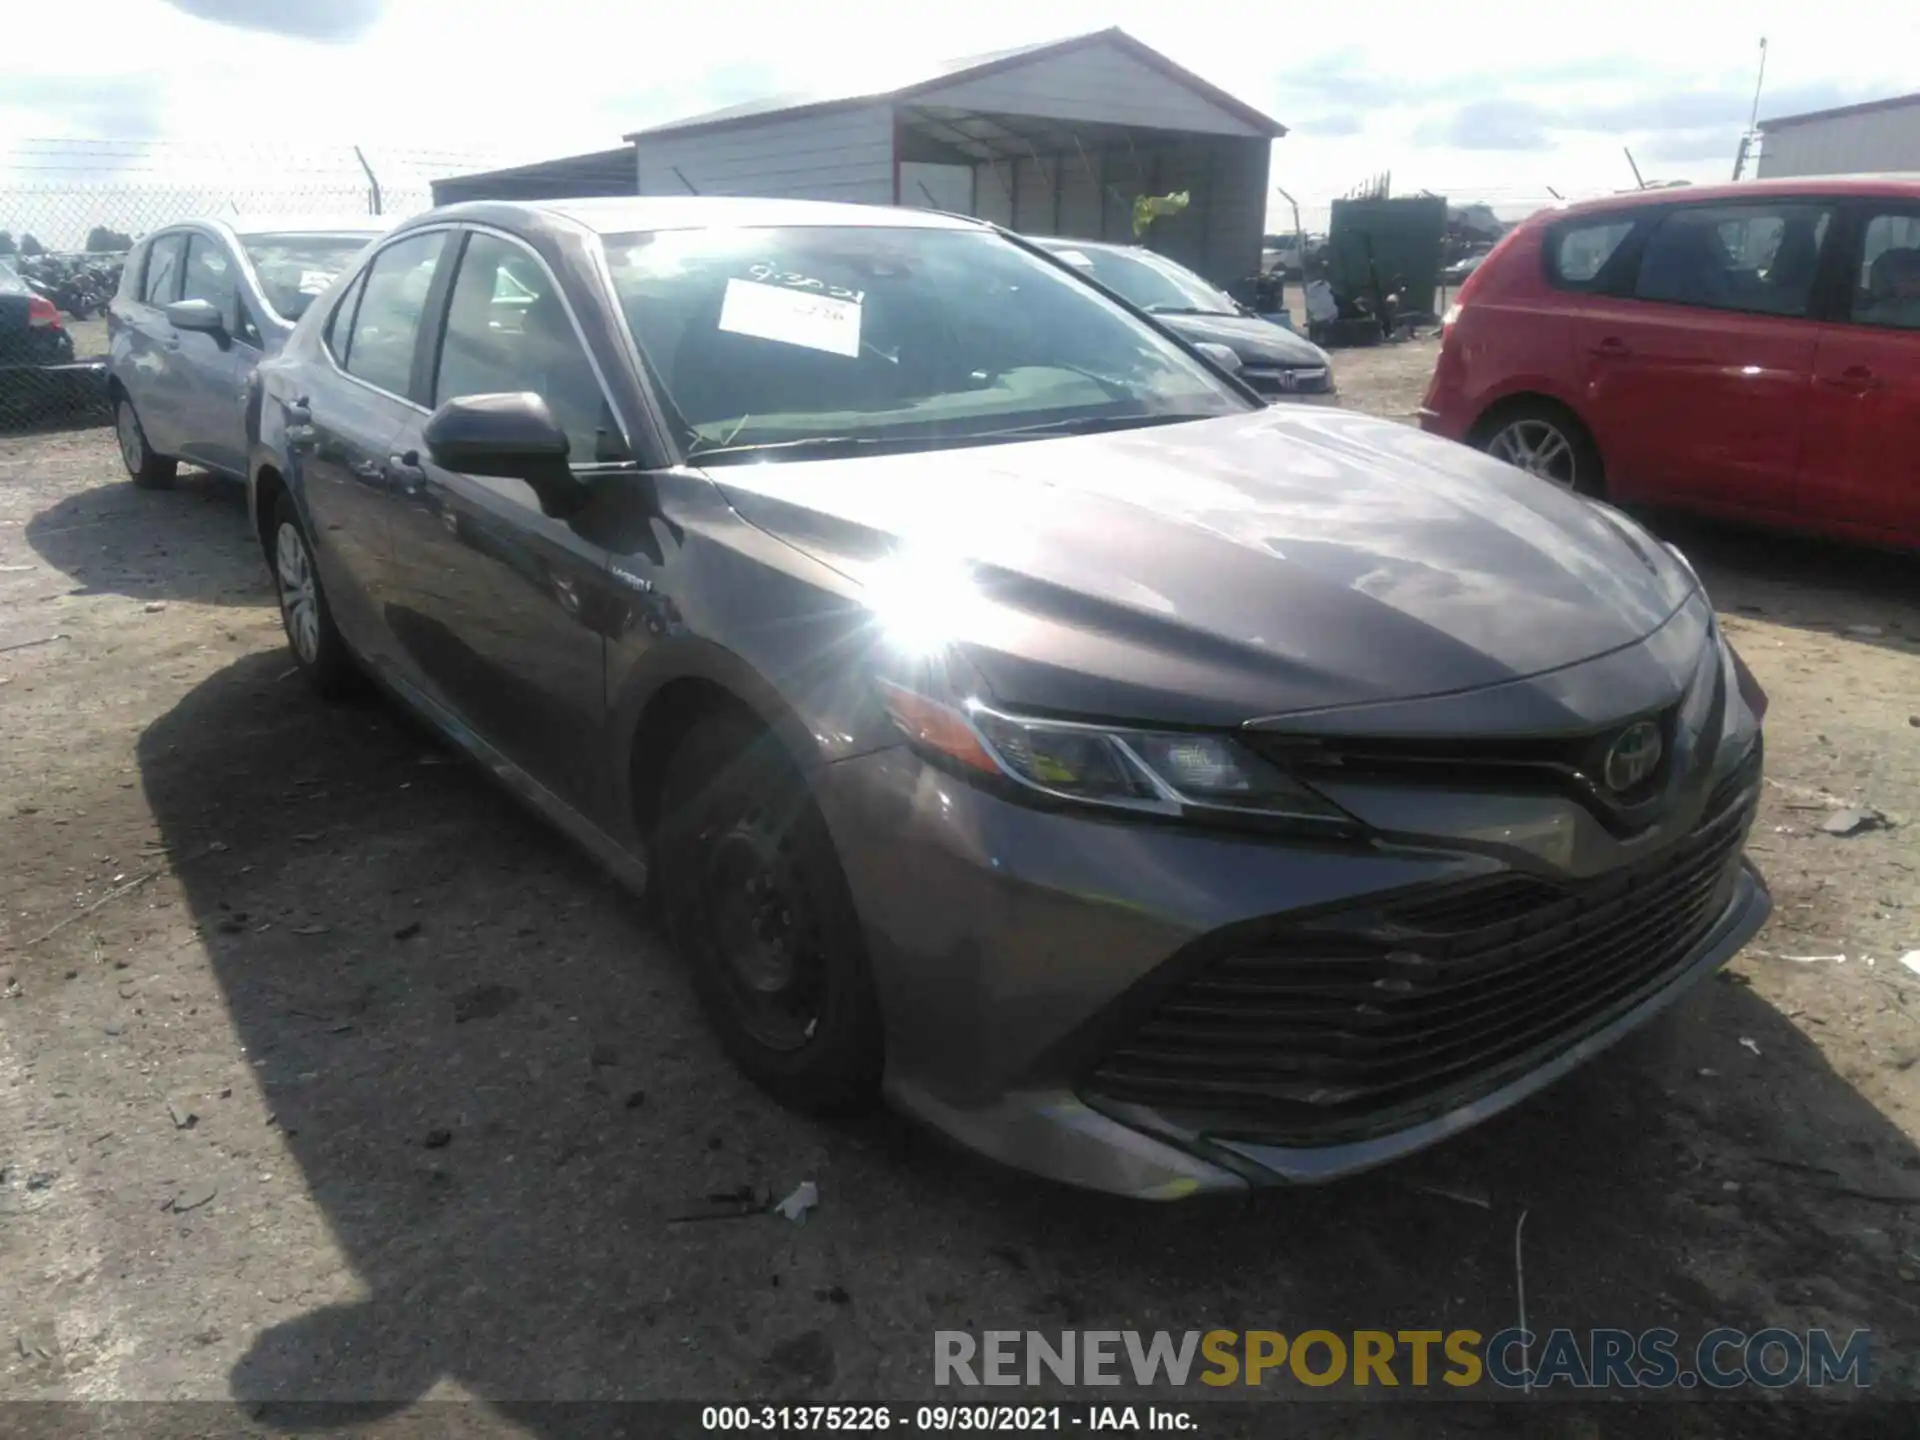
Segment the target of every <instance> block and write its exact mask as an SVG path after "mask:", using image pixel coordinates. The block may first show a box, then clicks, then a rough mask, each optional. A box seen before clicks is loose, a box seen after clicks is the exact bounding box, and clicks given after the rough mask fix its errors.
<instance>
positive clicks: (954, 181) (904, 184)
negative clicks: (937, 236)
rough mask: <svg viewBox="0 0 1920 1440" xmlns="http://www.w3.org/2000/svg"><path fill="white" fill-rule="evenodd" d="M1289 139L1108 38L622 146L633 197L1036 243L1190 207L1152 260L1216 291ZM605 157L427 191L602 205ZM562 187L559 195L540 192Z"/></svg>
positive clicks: (1234, 102)
mask: <svg viewBox="0 0 1920 1440" xmlns="http://www.w3.org/2000/svg"><path fill="white" fill-rule="evenodd" d="M1286 133H1287V131H1286V127H1285V126H1284V125H1281V124H1280V123H1279V122H1278V121H1275V120H1273V119H1271V118H1270V117H1268V116H1267V115H1264V114H1262V113H1261V112H1260V111H1259V110H1256V109H1255V108H1254V107H1252V106H1251V105H1248V104H1247V103H1245V102H1244V101H1242V100H1238V99H1236V98H1234V97H1233V96H1232V95H1229V94H1227V93H1226V92H1225V91H1223V90H1221V89H1219V88H1218V87H1216V86H1214V85H1211V84H1209V83H1208V82H1207V81H1205V80H1203V79H1201V78H1200V77H1199V76H1197V75H1195V74H1193V73H1192V72H1191V71H1188V70H1186V69H1183V68H1182V67H1181V66H1179V65H1176V64H1175V63H1174V62H1173V61H1171V60H1169V59H1168V58H1167V57H1166V56H1164V55H1162V54H1160V53H1159V52H1158V51H1156V50H1153V49H1152V48H1150V47H1148V46H1146V45H1143V44H1141V43H1140V42H1139V41H1138V40H1135V39H1134V38H1133V37H1132V36H1130V35H1128V34H1126V33H1125V32H1124V31H1122V30H1120V29H1117V28H1114V29H1107V30H1099V31H1095V32H1093V33H1092V34H1087V35H1079V36H1075V37H1073V38H1071V39H1067V40H1058V41H1053V42H1050V43H1047V44H1041V45H1029V46H1024V47H1021V48H1020V49H1017V50H1007V51H1000V52H998V53H996V54H992V55H983V56H974V57H972V58H969V59H965V60H956V61H950V62H948V63H946V64H943V65H937V66H934V67H931V68H928V69H923V70H922V71H920V72H919V73H917V74H914V75H909V76H902V77H901V78H900V83H898V84H897V85H895V86H893V87H892V88H889V89H886V90H870V91H866V92H863V93H861V94H858V95H825V96H822V95H812V96H805V97H787V98H782V99H777V100H765V101H754V102H749V103H747V104H744V105H735V106H731V107H729V108H727V109H725V110H718V111H714V112H712V113H711V114H706V115H697V116H694V117H692V118H690V119H685V120H678V121H673V122H671V123H668V124H665V125H657V126H653V127H651V128H649V129H646V130H641V131H638V132H636V133H634V134H632V135H629V136H627V137H626V138H627V142H628V144H629V145H631V146H632V147H633V149H632V153H631V157H630V161H629V163H630V165H631V167H632V171H631V173H632V177H633V185H632V189H628V190H622V191H619V192H617V193H635V192H636V191H637V193H639V194H642V195H690V194H692V195H759V196H782V197H793V198H803V199H817V200H842V201H852V202H856V203H862V204H872V205H914V206H920V207H922V208H926V209H934V210H946V211H952V212H955V213H959V214H966V215H975V216H979V217H980V218H982V219H986V220H992V221H994V222H996V223H998V224H1002V225H1006V226H1009V227H1010V228H1012V229H1015V230H1021V231H1026V232H1029V233H1032V234H1036V235H1061V236H1071V237H1075V238H1080V239H1087V240H1102V239H1104V240H1115V241H1125V242H1131V241H1133V240H1134V238H1135V237H1134V231H1133V213H1134V200H1135V199H1136V198H1137V197H1139V196H1142V195H1166V194H1170V193H1178V192H1185V193H1186V194H1187V195H1188V197H1189V203H1188V205H1187V207H1186V208H1185V209H1184V210H1183V211H1181V212H1180V213H1178V214H1174V215H1168V216H1166V217H1164V218H1162V219H1158V220H1156V221H1154V223H1153V226H1152V229H1151V232H1150V239H1151V241H1152V243H1153V246H1154V248H1155V249H1157V250H1160V251H1162V252H1164V253H1165V254H1167V255H1169V256H1171V257H1172V258H1174V259H1176V260H1179V261H1181V262H1183V263H1184V264H1186V265H1187V266H1189V267H1190V268H1192V269H1194V270H1197V271H1199V272H1200V273H1201V274H1203V275H1205V276H1207V277H1208V278H1209V279H1212V280H1215V281H1219V282H1222V283H1224V282H1226V281H1228V280H1233V279H1237V278H1239V277H1241V276H1244V275H1250V274H1252V273H1254V272H1255V271H1256V270H1257V269H1258V268H1259V263H1260V237H1261V233H1262V232H1263V231H1264V230H1265V229H1266V215H1267V199H1268V193H1269V190H1268V166H1269V161H1270V159H1271V155H1272V148H1273V141H1274V140H1276V139H1278V138H1279V137H1280V136H1282V135H1285V134H1286ZM605 158H606V157H605V156H604V155H597V156H575V157H570V158H568V159H566V160H559V161H553V162H547V163H546V164H543V165H524V166H519V167H516V168H515V169H513V170H511V171H501V172H495V173H494V174H492V175H477V176H475V175H468V176H456V177H452V178H449V179H447V180H442V181H438V182H436V183H435V186H434V191H435V194H436V196H439V195H441V194H445V195H446V196H447V197H448V198H454V197H456V196H457V197H458V198H462V199H472V198H482V197H483V196H484V197H488V198H533V197H535V196H548V197H551V196H556V195H561V194H606V193H615V192H609V191H605V190H592V191H586V190H579V189H572V190H569V189H567V188H566V187H567V186H568V185H570V184H573V183H575V177H577V176H584V177H601V176H604V175H605V173H606V167H605V164H604V160H605ZM549 185H557V186H559V187H560V188H559V189H552V188H542V187H546V186H549Z"/></svg>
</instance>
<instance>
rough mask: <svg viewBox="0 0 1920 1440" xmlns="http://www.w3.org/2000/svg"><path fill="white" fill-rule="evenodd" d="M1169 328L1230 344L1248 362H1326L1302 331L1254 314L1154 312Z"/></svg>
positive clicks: (1324, 354)
mask: <svg viewBox="0 0 1920 1440" xmlns="http://www.w3.org/2000/svg"><path fill="white" fill-rule="evenodd" d="M1154 319H1156V320H1158V321H1159V322H1160V323H1161V324H1162V325H1165V326H1166V327H1167V328H1168V329H1169V330H1175V331H1178V332H1179V333H1180V334H1181V335H1184V336H1185V337H1186V338H1187V339H1188V340H1190V341H1193V342H1195V343H1207V342H1210V343H1212V344H1215V345H1227V346H1230V347H1232V349H1233V352H1234V353H1235V354H1236V355H1238V356H1239V357H1240V359H1241V361H1242V362H1243V363H1244V364H1248V365H1287V366H1299V365H1327V364H1329V363H1330V362H1329V361H1328V359H1327V352H1326V351H1324V350H1322V349H1321V348H1320V347H1319V346H1318V345H1316V344H1314V343H1313V342H1312V341H1311V340H1309V339H1307V338H1306V337H1305V336H1303V335H1296V334H1294V333H1293V331H1291V330H1287V329H1284V328H1282V327H1281V326H1278V325H1276V324H1274V323H1273V322H1272V321H1271V320H1262V319H1260V318H1259V317H1258V316H1254V315H1156V316H1154Z"/></svg>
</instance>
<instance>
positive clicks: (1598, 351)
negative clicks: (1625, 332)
mask: <svg viewBox="0 0 1920 1440" xmlns="http://www.w3.org/2000/svg"><path fill="white" fill-rule="evenodd" d="M1587 353H1588V354H1590V355H1592V356H1593V358H1594V359H1596V360H1624V359H1626V357H1627V356H1629V355H1631V354H1633V347H1632V346H1631V345H1629V344H1627V342H1626V341H1624V340H1622V339H1621V338H1620V337H1619V336H1618V335H1609V336H1607V338H1606V339H1604V340H1602V341H1601V342H1600V343H1599V344H1597V345H1595V346H1594V347H1593V349H1592V350H1590V351H1588V352H1587Z"/></svg>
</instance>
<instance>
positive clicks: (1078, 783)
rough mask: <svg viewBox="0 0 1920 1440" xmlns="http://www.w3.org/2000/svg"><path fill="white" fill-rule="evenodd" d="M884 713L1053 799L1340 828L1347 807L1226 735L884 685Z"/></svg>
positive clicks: (960, 756) (1349, 825) (947, 750)
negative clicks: (1006, 707) (1076, 718)
mask: <svg viewBox="0 0 1920 1440" xmlns="http://www.w3.org/2000/svg"><path fill="white" fill-rule="evenodd" d="M880 688H881V695H882V698H883V699H884V701H885V703H886V707H887V712H888V713H889V714H890V715H891V716H892V717H893V721H894V723H895V724H896V725H898V726H899V727H900V729H901V731H902V732H903V733H904V734H905V735H906V736H907V738H908V739H909V740H911V741H913V742H914V744H915V745H917V746H918V747H920V748H921V749H922V750H923V751H928V752H931V753H933V754H935V755H937V756H939V757H940V758H942V759H945V760H948V761H953V762H957V763H958V764H960V765H963V766H965V767H967V768H968V769H970V770H973V771H975V772H977V773H979V774H982V775H985V776H990V777H993V778H995V779H1000V780H1004V781H1011V782H1013V783H1014V784H1015V785H1018V786H1021V787H1023V788H1025V789H1028V790H1032V791H1037V792H1039V793H1040V794H1043V795H1046V796H1050V797H1052V798H1054V799H1057V800H1066V801H1074V802H1078V803H1080V804H1085V805H1098V806H1102V807H1106V808H1111V809H1121V810H1132V811H1137V812H1142V813H1146V814H1152V815H1167V816H1189V817H1193V818H1207V817H1214V818H1226V817H1232V816H1242V817H1247V818H1259V819H1266V820H1282V821H1286V822H1289V823H1292V824H1304V825H1306V826H1309V827H1311V828H1314V829H1316V830H1325V831H1330V832H1346V831H1352V830H1354V829H1357V828H1358V827H1357V823H1356V822H1355V821H1354V820H1353V818H1352V817H1351V816H1349V815H1348V814H1347V813H1346V812H1345V811H1343V810H1341V809H1340V808H1339V807H1338V806H1336V805H1334V804H1333V803H1332V802H1331V801H1329V800H1327V799H1325V798H1324V797H1322V796H1320V795H1319V794H1317V793H1315V792H1314V791H1313V790H1310V789H1308V788H1307V787H1306V786H1305V785H1303V784H1301V783H1300V782H1299V781H1298V780H1295V779H1294V778H1293V777H1292V776H1290V775H1288V774H1287V773H1286V772H1285V771H1284V770H1282V769H1280V768H1279V767H1278V766H1276V765H1274V764H1272V763H1270V762H1269V761H1267V760H1265V759H1263V758H1262V757H1260V756H1259V755H1256V754H1254V753H1253V751H1251V750H1249V749H1248V748H1247V747H1246V746H1244V745H1242V744H1240V743H1239V742H1238V741H1237V740H1234V739H1232V738H1230V737H1228V736H1225V735H1211V734H1188V733H1181V732H1178V731H1157V730H1135V729H1129V728H1124V727H1109V726H1101V725H1082V724H1076V723H1073V722H1070V721H1063V720H1038V719H1031V718H1028V717H1024V716H1018V715H1007V714H1002V713H1001V712H999V711H997V710H992V709H989V708H988V707H987V706H985V705H983V704H981V703H980V702H978V701H974V700H969V701H966V702H963V703H962V704H960V705H957V706H956V705H949V704H946V703H944V702H942V701H938V700H931V699H928V698H927V697H926V696H924V695H920V694H917V693H915V692H914V691H911V690H908V689H905V688H904V687H902V686H898V685H894V684H892V683H890V682H887V681H882V682H881V687H880Z"/></svg>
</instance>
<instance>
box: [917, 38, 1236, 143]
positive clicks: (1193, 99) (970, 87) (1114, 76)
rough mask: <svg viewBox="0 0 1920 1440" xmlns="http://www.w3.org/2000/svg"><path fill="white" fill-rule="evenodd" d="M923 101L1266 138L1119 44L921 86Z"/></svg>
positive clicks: (920, 99)
mask: <svg viewBox="0 0 1920 1440" xmlns="http://www.w3.org/2000/svg"><path fill="white" fill-rule="evenodd" d="M913 103H914V104H916V105H945V106H952V107H954V108H956V109H963V110H985V111H997V112H999V113H1002V114H1007V115H1037V116H1043V117H1045V118H1047V119H1050V120H1078V121H1093V122H1101V123H1105V124H1109V125H1128V126H1135V127H1138V128H1140V129H1143V130H1191V131H1197V132H1200V133H1202V134H1207V135H1258V134H1260V133H1261V132H1260V131H1258V130H1257V129H1255V128H1254V127H1253V126H1252V125H1251V124H1249V123H1248V122H1247V121H1245V120H1243V119H1241V118H1240V117H1239V116H1238V115H1234V114H1231V113H1229V112H1228V111H1226V110H1223V109H1222V108H1221V107H1219V106H1218V105H1215V104H1214V103H1213V102H1212V101H1211V100H1209V99H1207V98H1206V96H1204V95H1201V94H1198V93H1197V92H1195V91H1194V90H1192V89H1189V88H1188V87H1187V86H1185V85H1182V84H1181V83H1180V82H1179V81H1177V80H1175V79H1173V78H1172V77H1170V76H1168V75H1167V74H1165V73H1164V72H1162V71H1159V70H1156V69H1154V68H1153V67H1152V66H1150V65H1147V64H1145V63H1144V62H1142V61H1140V60H1138V59H1136V58H1134V57H1133V56H1132V55H1129V54H1127V53H1126V52H1125V51H1123V50H1120V49H1118V48H1116V47H1114V46H1111V45H1089V46H1086V47H1084V48H1081V49H1077V50H1072V51H1068V52H1066V53H1064V54H1057V55H1045V56H1041V57H1039V58H1037V59H1035V60H1033V61H1032V62H1030V63H1028V64H1024V65H1015V66H1012V67H1010V68H1008V69H1005V70H999V71H996V72H994V73H992V74H988V75H980V76H976V77H974V78H973V79H970V80H960V81H957V82H955V83H954V84H952V85H940V86H932V87H928V88H926V89H921V90H917V91H916V92H915V93H914V97H913Z"/></svg>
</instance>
